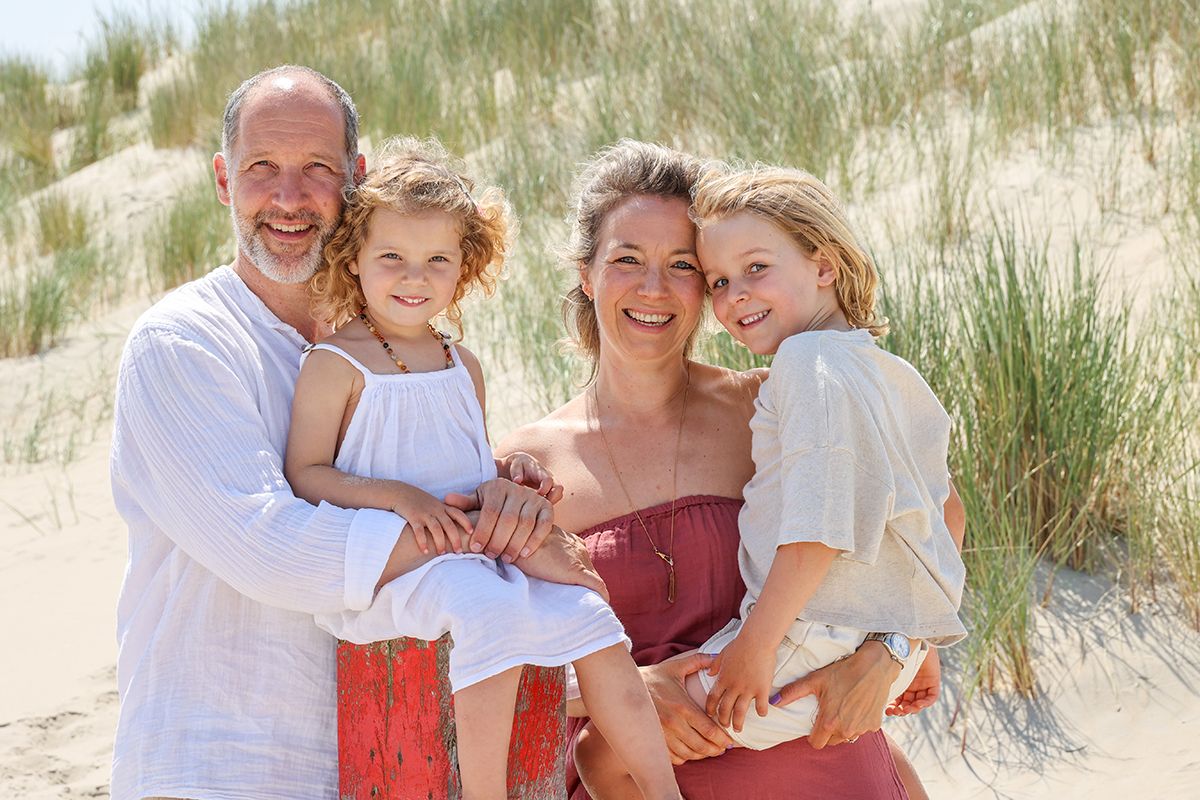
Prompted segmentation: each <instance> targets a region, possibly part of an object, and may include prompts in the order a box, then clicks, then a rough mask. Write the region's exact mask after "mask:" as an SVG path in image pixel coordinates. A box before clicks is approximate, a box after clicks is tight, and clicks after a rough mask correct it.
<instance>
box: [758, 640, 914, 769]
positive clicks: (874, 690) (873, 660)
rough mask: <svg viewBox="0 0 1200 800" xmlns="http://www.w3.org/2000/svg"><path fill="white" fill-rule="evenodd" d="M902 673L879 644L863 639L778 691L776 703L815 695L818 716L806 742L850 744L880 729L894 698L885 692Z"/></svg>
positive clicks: (822, 744)
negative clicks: (844, 655) (843, 655)
mask: <svg viewBox="0 0 1200 800" xmlns="http://www.w3.org/2000/svg"><path fill="white" fill-rule="evenodd" d="M899 674H900V665H899V664H897V663H896V662H895V661H893V660H892V658H891V656H889V655H888V652H887V650H886V649H885V648H884V646H883V645H882V644H880V643H879V642H864V643H863V645H862V646H861V647H859V648H858V651H857V652H855V653H854V654H853V655H851V656H850V657H849V658H845V659H843V660H841V661H835V662H833V663H832V664H829V665H828V666H824V667H821V669H819V670H817V671H816V672H812V673H809V674H808V675H805V676H804V677H803V678H801V679H800V680H798V681H793V682H792V683H789V684H788V685H787V686H785V687H783V689H782V690H780V692H779V694H780V701H779V702H778V703H776V705H779V706H785V705H787V704H788V703H790V702H792V701H793V700H799V699H800V698H801V697H807V696H808V695H816V697H817V718H816V720H815V721H814V723H813V729H812V733H810V734H809V735H808V743H809V744H811V745H812V746H813V749H814V750H820V749H821V748H822V747H824V746H825V745H827V744H841V743H842V742H852V741H854V740H855V739H857V738H858V737H859V736H862V735H863V734H864V733H870V732H871V731H877V730H879V727H880V726H881V725H882V724H883V710H884V708H885V707H886V706H887V705H888V702H889V701H890V700H891V699H892V698H890V697H888V690H889V689H890V688H891V685H892V682H893V681H895V680H896V677H897V676H898V675H899Z"/></svg>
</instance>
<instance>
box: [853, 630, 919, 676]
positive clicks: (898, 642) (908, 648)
mask: <svg viewBox="0 0 1200 800" xmlns="http://www.w3.org/2000/svg"><path fill="white" fill-rule="evenodd" d="M864 641H867V642H879V643H880V644H881V645H883V646H884V647H885V648H886V649H887V652H888V655H889V656H891V657H892V661H895V662H896V663H897V664H899V665H900V666H901V667H903V666H904V660H905V659H906V658H908V654H909V653H911V652H912V645H911V643H910V642H909V641H908V637H907V636H905V635H904V634H903V633H896V632H895V631H893V632H891V633H868V634H867V638H866V639H864Z"/></svg>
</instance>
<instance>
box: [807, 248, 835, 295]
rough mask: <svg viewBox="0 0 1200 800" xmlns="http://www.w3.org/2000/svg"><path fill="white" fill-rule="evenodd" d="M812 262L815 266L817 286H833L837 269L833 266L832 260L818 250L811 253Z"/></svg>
mask: <svg viewBox="0 0 1200 800" xmlns="http://www.w3.org/2000/svg"><path fill="white" fill-rule="evenodd" d="M812 260H813V262H814V263H815V264H816V265H817V286H820V287H825V286H833V282H834V281H835V280H837V267H835V266H834V261H833V259H832V258H830V257H829V256H827V255H825V253H824V252H822V251H820V250H818V251H817V252H815V253H813V255H812Z"/></svg>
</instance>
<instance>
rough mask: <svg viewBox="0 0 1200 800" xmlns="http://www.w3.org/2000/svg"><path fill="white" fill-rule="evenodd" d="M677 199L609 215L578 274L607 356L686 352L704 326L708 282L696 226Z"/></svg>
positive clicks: (641, 200) (633, 200) (646, 200)
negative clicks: (698, 251)
mask: <svg viewBox="0 0 1200 800" xmlns="http://www.w3.org/2000/svg"><path fill="white" fill-rule="evenodd" d="M687 210H688V204H687V202H685V201H684V200H681V199H678V198H662V197H649V196H636V197H630V198H628V199H626V200H623V201H621V202H620V203H619V204H618V205H617V206H615V207H614V208H613V209H612V210H611V211H609V212H608V214H607V216H605V218H604V221H603V222H602V223H601V225H600V230H599V232H598V234H597V237H596V242H597V243H596V254H595V256H593V257H592V260H591V262H590V263H589V264H586V265H584V266H583V267H581V269H580V282H581V283H582V285H583V290H584V292H586V293H587V295H588V296H589V297H591V298H592V300H593V304H594V306H595V309H596V318H597V321H598V323H599V326H600V349H601V355H602V356H603V355H606V354H607V355H615V354H621V355H623V356H624V357H626V358H631V359H634V360H639V361H643V360H655V359H661V358H664V357H671V358H676V357H679V356H681V355H682V353H683V350H684V347H685V345H686V343H687V340H688V337H690V336H691V335H692V332H693V331H695V329H696V326H697V325H698V324H699V322H700V315H701V310H702V308H703V304H704V279H703V278H702V277H701V275H700V271H699V268H698V265H699V261H698V260H697V258H696V228H695V226H694V225H693V224H692V221H691V220H690V219H688V214H687Z"/></svg>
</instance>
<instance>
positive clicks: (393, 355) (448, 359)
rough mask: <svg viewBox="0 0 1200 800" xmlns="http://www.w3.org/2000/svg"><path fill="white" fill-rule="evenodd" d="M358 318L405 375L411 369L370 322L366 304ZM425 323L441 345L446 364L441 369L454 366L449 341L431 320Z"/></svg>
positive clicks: (360, 310)
mask: <svg viewBox="0 0 1200 800" xmlns="http://www.w3.org/2000/svg"><path fill="white" fill-rule="evenodd" d="M358 318H359V319H361V320H362V323H363V325H366V326H367V330H369V331H370V332H371V334H372V335H373V336H374V337H375V338H376V339H378V340H379V343H380V344H381V345H383V349H384V352H386V353H387V354H388V357H389V358H391V359H392V361H394V362H395V363H396V366H397V367H399V368H400V371H401V372H403V373H405V374H406V375H407V374H408V373H409V372H411V371H412V370H410V369H409V368H408V365H407V364H405V363H404V362H403V361H401V360H400V356H398V355H396V353H395V351H393V350H392V346H391V345H390V344H388V341H387V339H384V338H383V334H382V333H380V332H379V329H378V328H376V327H375V324H374V323H373V322H371V318H370V317H368V316H367V307H366V306H363V307H362V308H361V309H359V311H358ZM425 324H426V325H427V326H428V328H429V332H430V333H431V334H432V335H433V338H434V339H436V340H437V342H438V344H440V345H441V346H442V353H443V354H444V355H445V356H446V366H445V367H443V369H450V368H451V367H453V366H454V356H452V355H450V343H449V342H448V341H446V337H445V336H443V335H442V334H441V333H439V332H438V329H437V328H435V327H433V323H432V322H427V323H425Z"/></svg>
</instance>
